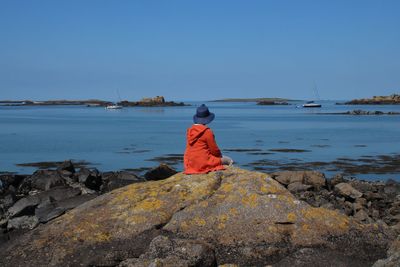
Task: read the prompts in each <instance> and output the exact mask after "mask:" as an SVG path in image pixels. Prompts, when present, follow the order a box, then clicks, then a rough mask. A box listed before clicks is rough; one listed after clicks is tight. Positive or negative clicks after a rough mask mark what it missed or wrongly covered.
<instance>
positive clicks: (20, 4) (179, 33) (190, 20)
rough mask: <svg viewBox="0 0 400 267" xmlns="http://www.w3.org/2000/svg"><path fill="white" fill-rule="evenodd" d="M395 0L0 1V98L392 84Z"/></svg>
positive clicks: (293, 93) (352, 91)
mask: <svg viewBox="0 0 400 267" xmlns="http://www.w3.org/2000/svg"><path fill="white" fill-rule="evenodd" d="M399 14H400V1H396V0H395V1H385V0H382V1H379V0H376V1H368V0H360V1H356V0H353V1H350V0H348V1H324V0H315V1H306V0H304V1H295V0H293V1H285V0H283V1H268V0H265V1H257V0H247V1H246V0H242V1H237V0H224V1H223V0H220V1H218V0H213V1H207V0H202V1H190V0H185V1H183V0H182V1H176V0H169V1H166V0H164V1H152V0H143V1H134V0H132V1H123V0H119V1H111V0H110V1H102V0H92V1H89V0H86V1H85V0H80V1H74V0H68V1H61V0H57V1H55V0H52V1H46V0H41V1H34V0H26V1H21V0H10V1H4V0H0V36H1V37H0V38H1V39H0V99H61V98H65V99H87V98H99V99H109V100H116V99H117V98H118V97H117V93H116V91H117V89H118V91H119V93H120V95H121V98H123V99H130V100H138V99H140V98H142V97H146V96H155V95H164V96H165V97H166V98H167V100H208V99H219V98H225V97H287V98H295V99H311V98H313V97H314V93H313V89H312V88H313V87H314V83H315V84H316V85H317V87H318V91H319V95H320V97H321V99H350V98H358V97H370V96H373V95H387V94H392V93H400V30H399V29H400V16H399Z"/></svg>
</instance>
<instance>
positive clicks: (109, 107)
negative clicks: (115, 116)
mask: <svg viewBox="0 0 400 267" xmlns="http://www.w3.org/2000/svg"><path fill="white" fill-rule="evenodd" d="M117 94H118V99H119V102H121V96H120V95H119V91H118V89H117ZM106 109H122V106H121V105H118V104H115V103H113V104H111V105H107V106H106Z"/></svg>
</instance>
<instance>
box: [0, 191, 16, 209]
mask: <svg viewBox="0 0 400 267" xmlns="http://www.w3.org/2000/svg"><path fill="white" fill-rule="evenodd" d="M15 201H16V197H15V194H13V193H9V194H7V195H5V196H4V197H2V198H0V209H4V210H7V209H9V208H10V207H11V206H12V205H14V203H15Z"/></svg>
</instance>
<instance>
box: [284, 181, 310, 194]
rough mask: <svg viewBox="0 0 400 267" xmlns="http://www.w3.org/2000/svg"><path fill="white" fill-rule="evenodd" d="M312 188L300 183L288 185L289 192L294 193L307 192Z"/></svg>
mask: <svg viewBox="0 0 400 267" xmlns="http://www.w3.org/2000/svg"><path fill="white" fill-rule="evenodd" d="M310 188H312V186H311V185H305V184H302V183H300V182H294V183H291V184H289V185H288V190H289V191H290V192H292V193H298V192H303V191H307V190H309V189H310Z"/></svg>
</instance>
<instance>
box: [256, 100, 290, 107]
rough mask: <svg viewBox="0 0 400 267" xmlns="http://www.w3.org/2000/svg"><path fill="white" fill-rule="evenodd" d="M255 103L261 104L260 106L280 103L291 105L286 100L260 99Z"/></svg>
mask: <svg viewBox="0 0 400 267" xmlns="http://www.w3.org/2000/svg"><path fill="white" fill-rule="evenodd" d="M257 105H261V106H274V105H281V106H287V105H291V104H289V103H288V102H286V101H267V100H264V101H260V102H257Z"/></svg>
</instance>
